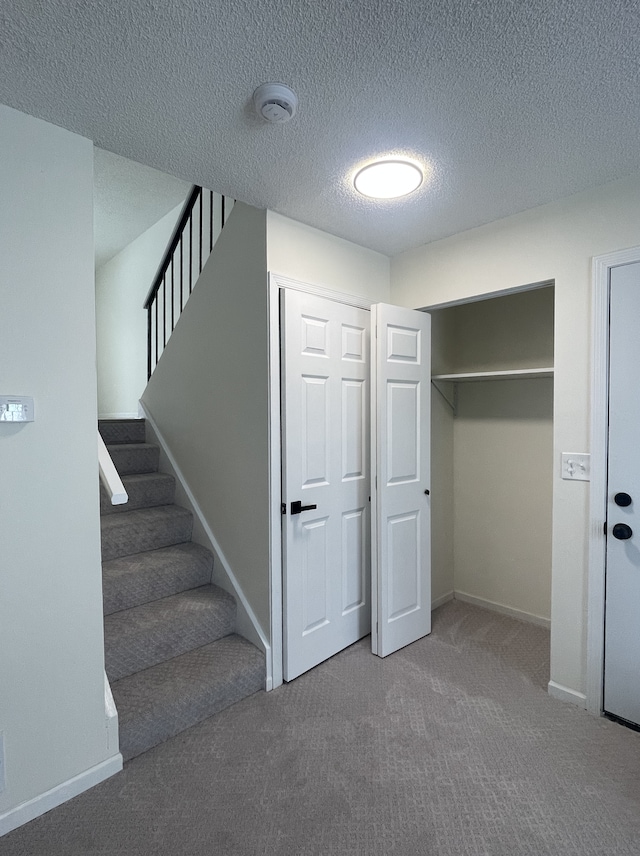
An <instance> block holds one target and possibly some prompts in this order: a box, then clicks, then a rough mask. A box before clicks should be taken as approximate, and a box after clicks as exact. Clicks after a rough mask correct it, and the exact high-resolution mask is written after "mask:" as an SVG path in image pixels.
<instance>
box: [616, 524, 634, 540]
mask: <svg viewBox="0 0 640 856" xmlns="http://www.w3.org/2000/svg"><path fill="white" fill-rule="evenodd" d="M632 535H633V529H632V528H631V527H630V526H627V524H626V523H616V525H615V526H614V527H613V537H614V538H617V539H618V541H627V540H628V539H629V538H631V536H632Z"/></svg>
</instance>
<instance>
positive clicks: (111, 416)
mask: <svg viewBox="0 0 640 856" xmlns="http://www.w3.org/2000/svg"><path fill="white" fill-rule="evenodd" d="M98 419H140V416H139V415H138V414H137V413H98Z"/></svg>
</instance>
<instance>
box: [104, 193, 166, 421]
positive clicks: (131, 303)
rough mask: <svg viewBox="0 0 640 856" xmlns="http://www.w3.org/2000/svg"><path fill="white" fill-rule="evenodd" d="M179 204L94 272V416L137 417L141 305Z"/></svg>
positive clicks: (143, 331) (143, 346)
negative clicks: (95, 404)
mask: <svg viewBox="0 0 640 856" xmlns="http://www.w3.org/2000/svg"><path fill="white" fill-rule="evenodd" d="M181 210H182V203H181V204H180V205H178V206H176V207H175V208H174V209H173V210H172V211H170V212H169V213H168V214H166V215H165V216H164V217H163V218H162V219H161V220H159V221H158V222H157V223H156V224H155V225H154V226H152V227H151V228H150V229H147V231H146V232H143V234H142V235H140V236H139V237H138V238H136V240H135V241H132V242H131V243H130V244H129V245H128V246H127V247H125V248H124V250H122V251H121V252H119V253H118V254H117V255H116V256H114V257H113V258H112V259H110V260H109V261H108V262H106V264H104V265H102V266H101V267H99V268H98V269H97V270H96V334H97V347H98V414H99V415H100V417H102V418H108V417H111V418H114V417H120V418H123V417H136V416H137V415H138V401H139V400H140V396H141V395H142V392H143V390H144V388H145V386H146V383H147V313H146V310H145V309H144V301H145V298H146V296H147V292H148V291H149V289H150V287H151V284H152V282H153V278H154V276H155V275H156V273H157V270H158V267H159V265H160V262H161V261H162V257H163V255H164V252H165V250H166V249H167V245H168V243H169V241H170V239H171V235H172V233H173V230H174V228H175V225H176V222H177V220H178V217H179V216H180V212H181Z"/></svg>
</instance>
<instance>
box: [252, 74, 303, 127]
mask: <svg viewBox="0 0 640 856" xmlns="http://www.w3.org/2000/svg"><path fill="white" fill-rule="evenodd" d="M253 106H254V107H255V108H256V113H257V114H258V116H261V117H262V118H263V119H264V120H265V122H271V123H273V124H281V123H282V122H288V121H289V119H292V118H293V117H294V116H295V113H296V110H297V109H298V96H297V95H296V93H295V92H294V91H293V89H289V87H288V86H285V85H284V83H263V84H262V86H259V87H258V88H257V89H256V91H255V92H254V93H253Z"/></svg>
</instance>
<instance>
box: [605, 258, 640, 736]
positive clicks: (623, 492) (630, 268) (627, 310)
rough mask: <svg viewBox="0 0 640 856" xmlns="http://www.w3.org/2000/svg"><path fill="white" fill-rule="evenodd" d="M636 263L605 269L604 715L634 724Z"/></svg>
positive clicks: (638, 601)
mask: <svg viewBox="0 0 640 856" xmlns="http://www.w3.org/2000/svg"><path fill="white" fill-rule="evenodd" d="M638 366H640V262H636V263H635V264H629V265H620V266H619V267H614V268H612V269H611V280H610V321H609V458H608V484H607V552H606V582H605V597H606V601H605V656H604V675H605V677H604V710H605V711H606V712H607V713H611V714H614V715H615V716H618V717H620V718H621V719H624V720H627V721H629V722H632V723H635V724H638V725H640V383H638V381H637V376H636V372H637V369H638Z"/></svg>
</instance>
